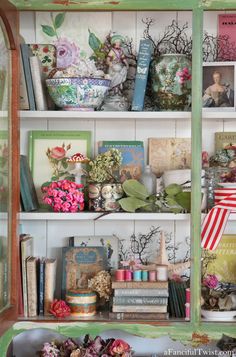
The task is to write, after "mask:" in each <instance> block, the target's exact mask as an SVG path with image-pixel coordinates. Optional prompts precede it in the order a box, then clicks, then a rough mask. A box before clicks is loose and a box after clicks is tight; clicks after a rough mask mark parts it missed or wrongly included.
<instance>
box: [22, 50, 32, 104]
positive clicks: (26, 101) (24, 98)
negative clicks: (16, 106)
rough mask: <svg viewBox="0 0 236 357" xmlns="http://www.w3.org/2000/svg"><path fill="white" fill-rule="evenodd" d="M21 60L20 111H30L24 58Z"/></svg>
mask: <svg viewBox="0 0 236 357" xmlns="http://www.w3.org/2000/svg"><path fill="white" fill-rule="evenodd" d="M19 57H20V58H19V59H20V109H21V110H29V109H30V107H29V99H28V93H27V88H26V80H25V73H24V68H23V62H22V56H21V55H20V56H19Z"/></svg>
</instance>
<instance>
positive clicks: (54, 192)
mask: <svg viewBox="0 0 236 357" xmlns="http://www.w3.org/2000/svg"><path fill="white" fill-rule="evenodd" d="M57 195H58V190H55V189H54V190H52V196H53V197H57Z"/></svg>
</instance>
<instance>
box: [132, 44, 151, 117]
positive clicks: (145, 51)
mask: <svg viewBox="0 0 236 357" xmlns="http://www.w3.org/2000/svg"><path fill="white" fill-rule="evenodd" d="M152 51H153V46H152V43H151V41H150V40H148V39H145V40H144V39H143V40H140V44H139V52H138V62H137V71H136V76H135V84H134V95H133V102H132V110H135V111H142V110H143V106H144V97H145V92H146V86H147V78H148V71H149V64H150V61H151V55H152Z"/></svg>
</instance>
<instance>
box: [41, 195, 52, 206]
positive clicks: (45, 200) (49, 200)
mask: <svg viewBox="0 0 236 357" xmlns="http://www.w3.org/2000/svg"><path fill="white" fill-rule="evenodd" d="M43 201H44V203H46V204H47V205H50V206H51V204H52V199H51V198H50V197H45V198H44V199H43Z"/></svg>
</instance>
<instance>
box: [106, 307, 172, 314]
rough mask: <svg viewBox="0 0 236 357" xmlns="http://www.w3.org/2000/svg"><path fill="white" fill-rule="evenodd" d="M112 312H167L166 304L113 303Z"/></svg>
mask: <svg viewBox="0 0 236 357" xmlns="http://www.w3.org/2000/svg"><path fill="white" fill-rule="evenodd" d="M112 311H113V312H153V313H154V312H167V305H127V306H125V305H113V306H112Z"/></svg>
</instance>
